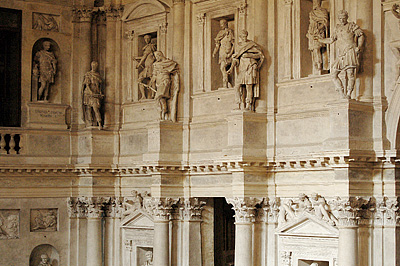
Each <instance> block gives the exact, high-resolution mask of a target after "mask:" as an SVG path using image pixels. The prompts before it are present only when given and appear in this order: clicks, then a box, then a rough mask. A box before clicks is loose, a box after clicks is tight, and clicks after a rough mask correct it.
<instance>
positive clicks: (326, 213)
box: [311, 193, 338, 225]
mask: <svg viewBox="0 0 400 266" xmlns="http://www.w3.org/2000/svg"><path fill="white" fill-rule="evenodd" d="M311 199H312V201H313V207H314V212H315V215H316V216H317V217H318V218H320V219H323V220H325V221H327V222H328V223H330V224H331V225H336V224H337V222H338V220H337V219H336V217H335V216H334V215H333V214H332V213H331V211H330V208H329V206H328V204H327V203H326V201H325V198H324V197H321V196H320V195H318V194H317V193H313V194H312V196H311Z"/></svg>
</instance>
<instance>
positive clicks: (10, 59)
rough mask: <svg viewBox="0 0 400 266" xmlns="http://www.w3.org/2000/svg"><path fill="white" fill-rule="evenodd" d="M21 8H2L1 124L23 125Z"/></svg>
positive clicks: (0, 16)
mask: <svg viewBox="0 0 400 266" xmlns="http://www.w3.org/2000/svg"><path fill="white" fill-rule="evenodd" d="M21 17H22V12H21V10H14V9H6V8H0V126H2V127H19V126H21V26H22V20H21Z"/></svg>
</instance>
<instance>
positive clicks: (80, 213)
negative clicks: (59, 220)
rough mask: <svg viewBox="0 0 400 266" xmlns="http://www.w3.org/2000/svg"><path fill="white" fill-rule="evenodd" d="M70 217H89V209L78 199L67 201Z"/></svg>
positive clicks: (71, 198)
mask: <svg viewBox="0 0 400 266" xmlns="http://www.w3.org/2000/svg"><path fill="white" fill-rule="evenodd" d="M67 204H68V215H69V217H70V218H84V217H86V215H87V208H86V205H85V203H84V202H82V201H81V200H80V199H79V198H77V197H70V198H68V200H67Z"/></svg>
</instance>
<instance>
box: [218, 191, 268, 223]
mask: <svg viewBox="0 0 400 266" xmlns="http://www.w3.org/2000/svg"><path fill="white" fill-rule="evenodd" d="M226 201H227V202H228V203H229V204H231V205H232V209H233V210H234V211H235V221H236V223H253V222H255V219H256V215H257V205H258V204H260V203H261V202H262V199H258V198H253V197H245V198H238V197H235V198H227V199H226Z"/></svg>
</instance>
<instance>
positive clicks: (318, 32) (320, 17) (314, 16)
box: [307, 7, 329, 51]
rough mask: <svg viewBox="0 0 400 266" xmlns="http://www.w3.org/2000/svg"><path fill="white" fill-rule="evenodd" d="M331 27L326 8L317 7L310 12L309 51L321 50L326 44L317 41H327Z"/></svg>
mask: <svg viewBox="0 0 400 266" xmlns="http://www.w3.org/2000/svg"><path fill="white" fill-rule="evenodd" d="M328 27H329V13H328V11H327V10H326V9H325V8H322V7H317V8H315V9H313V10H312V11H311V12H310V25H309V27H308V32H307V38H308V49H309V50H311V51H312V50H314V49H321V48H322V47H324V46H325V44H323V43H321V42H319V41H318V40H315V37H318V38H319V39H325V38H326V36H327V34H326V33H327V29H328Z"/></svg>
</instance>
